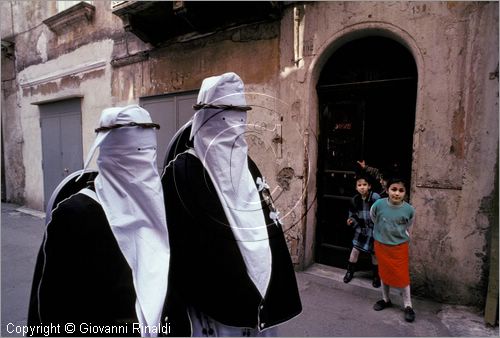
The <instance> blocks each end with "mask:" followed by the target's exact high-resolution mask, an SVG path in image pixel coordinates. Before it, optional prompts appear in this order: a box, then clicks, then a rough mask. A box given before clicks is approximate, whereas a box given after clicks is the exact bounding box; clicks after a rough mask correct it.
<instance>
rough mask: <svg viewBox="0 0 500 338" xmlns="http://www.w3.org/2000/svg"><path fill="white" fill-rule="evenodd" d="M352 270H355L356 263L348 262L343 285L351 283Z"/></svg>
mask: <svg viewBox="0 0 500 338" xmlns="http://www.w3.org/2000/svg"><path fill="white" fill-rule="evenodd" d="M354 270H356V263H351V262H348V263H347V272H346V273H345V276H344V283H349V282H350V281H351V279H352V277H354Z"/></svg>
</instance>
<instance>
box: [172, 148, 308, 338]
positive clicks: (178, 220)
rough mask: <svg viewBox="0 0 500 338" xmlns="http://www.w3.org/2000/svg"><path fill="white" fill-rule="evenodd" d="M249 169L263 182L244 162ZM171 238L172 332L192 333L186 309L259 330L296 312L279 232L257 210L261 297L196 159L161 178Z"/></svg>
mask: <svg viewBox="0 0 500 338" xmlns="http://www.w3.org/2000/svg"><path fill="white" fill-rule="evenodd" d="M248 163H249V170H250V172H251V174H252V176H253V177H254V179H256V178H257V177H262V176H261V174H260V172H259V170H258V168H257V166H256V165H255V164H254V162H253V161H251V160H250V159H249V161H248ZM162 184H163V191H164V194H165V205H166V212H167V226H168V230H169V239H170V249H171V257H170V274H169V285H168V291H167V301H166V310H165V312H164V316H163V317H165V316H168V322H169V324H170V327H171V334H172V335H174V336H189V335H191V330H190V323H189V317H188V315H187V308H188V307H193V308H194V309H197V310H198V311H201V312H203V313H205V314H206V315H208V316H210V317H212V318H213V319H215V320H217V321H219V322H221V323H222V324H225V325H229V326H236V327H248V328H255V327H257V325H259V328H260V329H263V328H264V329H265V328H268V327H272V326H275V325H278V324H280V323H283V322H284V321H286V320H289V319H291V318H292V317H294V316H296V315H298V314H299V313H300V312H301V310H302V305H301V302H300V297H299V292H298V288H297V282H296V278H295V271H294V269H293V264H292V261H291V258H290V254H289V251H288V247H287V245H286V241H285V237H284V234H283V230H282V228H281V226H280V225H276V224H275V223H274V222H273V221H272V220H271V219H270V217H269V212H270V207H269V205H268V204H267V203H266V202H265V201H264V199H263V196H262V192H260V194H261V199H262V203H261V204H262V209H263V213H264V217H265V220H266V224H267V230H268V235H269V243H270V248H271V254H272V272H271V281H270V284H269V287H268V290H267V293H266V296H265V298H264V299H262V297H261V295H260V293H259V291H258V290H257V288H256V287H255V285H254V284H253V282H252V281H251V279H250V278H249V276H248V274H247V271H246V266H245V263H244V261H243V258H242V255H241V253H240V251H239V248H238V245H237V242H236V240H235V238H234V235H233V232H232V230H231V228H230V227H229V226H228V221H227V218H226V216H225V213H224V210H223V208H222V205H221V203H220V201H219V198H218V195H217V193H216V191H215V188H214V186H213V184H212V182H211V180H210V177H209V175H208V173H207V171H206V170H205V168H204V167H203V165H202V163H201V161H200V160H199V159H198V158H196V157H195V156H193V155H191V154H189V153H183V154H180V155H178V156H177V157H176V159H175V160H174V161H173V162H172V163H171V164H170V165H169V166H168V167H167V168H166V169H165V172H164V175H163V177H162Z"/></svg>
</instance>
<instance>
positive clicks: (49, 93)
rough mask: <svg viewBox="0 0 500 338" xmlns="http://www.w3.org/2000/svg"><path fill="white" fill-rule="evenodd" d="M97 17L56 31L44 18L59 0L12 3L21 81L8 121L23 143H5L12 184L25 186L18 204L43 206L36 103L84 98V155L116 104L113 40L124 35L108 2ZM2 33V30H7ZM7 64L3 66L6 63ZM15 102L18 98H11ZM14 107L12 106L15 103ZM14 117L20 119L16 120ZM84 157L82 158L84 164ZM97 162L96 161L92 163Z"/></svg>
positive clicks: (53, 11)
mask: <svg viewBox="0 0 500 338" xmlns="http://www.w3.org/2000/svg"><path fill="white" fill-rule="evenodd" d="M94 5H95V7H96V11H95V17H94V18H93V20H92V22H90V23H80V24H78V29H71V27H68V29H67V30H65V31H63V32H59V33H54V32H52V31H51V30H50V29H49V28H48V27H47V26H46V25H45V24H43V23H42V21H43V20H45V19H47V18H49V17H51V16H52V15H54V14H56V6H55V2H54V1H30V2H23V1H21V2H18V1H15V2H12V12H13V16H14V17H15V18H17V20H14V25H13V35H14V37H15V43H16V44H15V47H16V70H17V79H16V80H17V81H16V84H17V86H16V90H17V93H16V95H15V100H16V104H15V108H14V109H12V110H9V112H8V113H9V114H11V116H12V117H11V119H15V120H12V121H11V120H7V118H8V116H7V114H4V112H5V110H4V106H2V117H3V120H4V122H5V121H7V123H8V126H9V127H8V128H3V131H4V132H5V131H7V133H8V134H9V135H20V136H21V137H22V139H21V142H18V143H19V145H17V148H18V149H17V148H15V147H16V142H15V141H9V142H6V144H5V153H6V157H7V156H8V154H10V153H13V154H15V156H17V157H15V156H11V157H10V158H6V163H5V165H6V175H7V176H12V175H18V176H20V177H22V179H23V180H24V181H25V183H22V184H21V183H20V182H19V180H15V179H7V182H8V183H7V186H9V184H11V185H13V186H14V187H15V189H18V190H19V189H20V190H23V192H22V196H20V198H18V199H17V202H18V203H24V204H25V205H26V206H27V207H30V208H34V209H38V210H43V203H44V192H43V170H42V149H41V129H40V112H39V108H38V106H37V104H39V103H46V102H52V101H58V100H64V99H67V98H71V97H81V98H82V103H81V111H82V130H83V135H82V136H83V137H82V142H83V154H84V156H86V154H87V152H88V150H89V148H90V146H91V145H92V143H93V141H94V137H95V134H94V132H93V130H94V129H95V126H96V125H97V122H98V119H99V116H100V113H101V111H102V110H103V109H104V108H106V107H109V106H111V105H113V104H114V102H113V97H112V95H111V73H112V67H111V66H110V60H111V55H112V51H113V46H114V40H113V38H117V39H118V38H120V36H121V35H123V34H124V32H123V30H122V25H121V20H120V19H119V18H117V17H116V16H114V15H113V14H112V13H111V7H110V3H109V2H95V4H94ZM2 34H3V32H2ZM2 67H3V66H2ZM11 101H13V99H11ZM12 106H13V105H12V104H10V107H12ZM14 121H15V122H14ZM83 160H84V159H82V162H83ZM93 164H95V159H94V161H93Z"/></svg>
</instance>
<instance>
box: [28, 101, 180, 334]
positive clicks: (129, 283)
mask: <svg viewBox="0 0 500 338" xmlns="http://www.w3.org/2000/svg"><path fill="white" fill-rule="evenodd" d="M157 128H159V126H158V125H155V124H154V123H152V121H151V117H150V115H149V113H148V112H147V111H146V110H144V109H143V108H141V107H139V106H137V105H131V106H127V107H115V108H109V109H105V110H104V111H103V112H102V115H101V119H100V123H99V128H97V129H96V132H97V137H96V140H95V142H94V145H93V147H92V149H91V151H90V154H89V156H88V158H87V161H86V164H85V167H87V165H88V164H89V162H90V161H91V159H92V157H93V155H94V152H95V151H96V149H97V148H99V149H100V151H99V156H98V158H97V166H98V175H97V177H96V178H95V181H94V182H93V183H94V184H93V185H90V186H89V187H87V188H84V189H82V190H81V191H79V192H78V193H76V194H74V195H72V196H69V197H68V198H67V199H65V200H63V201H61V202H60V203H59V204H58V205H57V206H56V208H55V209H54V210H53V212H52V215H51V219H50V222H49V223H48V224H47V230H46V232H45V236H44V240H43V243H42V247H41V249H40V253H39V256H38V260H37V264H36V268H35V276H34V280H33V287H32V293H31V300H30V309H29V316H28V324H29V325H37V324H44V325H45V324H50V323H53V324H54V325H55V324H61V327H62V328H64V326H65V325H66V324H67V323H73V324H75V330H74V332H68V331H65V330H64V329H62V331H61V332H60V334H61V335H69V334H74V335H77V336H82V335H83V336H85V335H99V336H106V335H117V336H130V335H133V336H138V335H142V336H157V335H158V333H162V332H161V329H160V328H161V322H162V317H161V314H162V310H163V306H164V301H165V296H166V291H167V282H168V271H169V261H170V247H169V243H168V231H167V226H166V216H165V209H164V199H163V191H162V186H161V180H160V176H159V174H158V170H157V166H156V131H155V129H157ZM87 324H91V325H94V326H100V327H101V328H105V327H108V329H109V330H108V331H113V332H108V331H106V330H104V331H102V330H98V332H95V331H92V329H90V328H89V325H87ZM111 328H113V330H111Z"/></svg>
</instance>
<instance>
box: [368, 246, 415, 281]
mask: <svg viewBox="0 0 500 338" xmlns="http://www.w3.org/2000/svg"><path fill="white" fill-rule="evenodd" d="M373 242H374V245H375V256H376V257H377V261H378V271H379V275H380V279H382V282H384V284H385V285H389V286H393V287H395V288H404V287H406V286H407V285H410V269H409V264H408V256H409V254H408V252H409V245H408V242H405V243H402V244H399V245H387V244H382V243H380V242H377V241H373Z"/></svg>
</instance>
